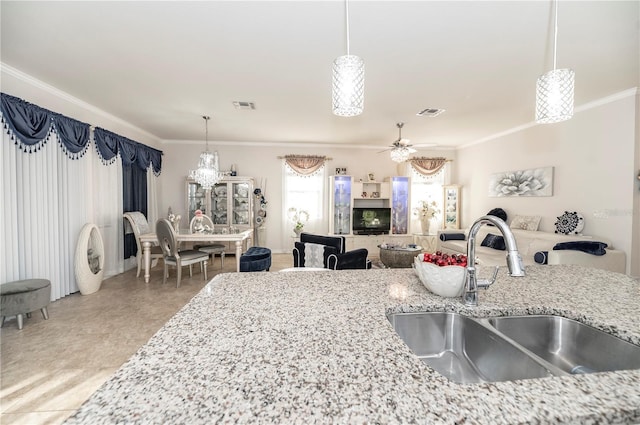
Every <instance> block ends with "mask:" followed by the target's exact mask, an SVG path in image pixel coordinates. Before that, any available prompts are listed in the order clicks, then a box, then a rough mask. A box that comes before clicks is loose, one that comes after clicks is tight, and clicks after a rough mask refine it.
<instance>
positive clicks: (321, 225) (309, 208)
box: [282, 162, 328, 236]
mask: <svg viewBox="0 0 640 425" xmlns="http://www.w3.org/2000/svg"><path fill="white" fill-rule="evenodd" d="M283 176H284V178H283V191H282V192H283V197H282V201H283V204H284V205H283V209H282V211H283V214H282V217H283V229H284V230H285V232H284V233H285V235H287V236H293V235H294V233H293V227H294V226H295V223H292V222H291V220H289V217H288V214H287V212H288V211H289V209H290V208H296V209H297V210H304V211H306V212H307V213H308V214H309V221H307V222H306V223H304V231H305V232H310V233H319V234H325V233H327V226H328V223H327V219H326V212H325V202H324V201H325V198H326V196H325V181H326V167H325V166H322V167H321V168H320V169H319V170H318V171H316V172H315V173H313V174H312V175H309V176H301V175H299V174H298V173H296V172H294V171H293V170H292V169H291V168H290V167H288V166H287V165H286V163H284V162H283Z"/></svg>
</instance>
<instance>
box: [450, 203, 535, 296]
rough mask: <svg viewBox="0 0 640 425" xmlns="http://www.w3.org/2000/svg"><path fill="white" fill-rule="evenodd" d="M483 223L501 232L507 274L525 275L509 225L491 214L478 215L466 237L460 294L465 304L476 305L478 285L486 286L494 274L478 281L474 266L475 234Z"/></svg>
mask: <svg viewBox="0 0 640 425" xmlns="http://www.w3.org/2000/svg"><path fill="white" fill-rule="evenodd" d="M483 224H493V225H494V226H496V227H497V228H498V230H499V231H500V233H502V236H503V238H504V243H505V245H506V248H507V267H508V268H509V274H510V275H511V276H524V275H525V272H524V266H523V265H522V257H520V253H519V252H518V246H517V244H516V238H515V237H514V236H513V232H512V231H511V229H510V228H509V226H507V223H505V222H504V221H503V220H502V219H500V218H498V217H495V216H492V215H485V216H482V217H480V218H479V219H477V220H476V221H475V222H474V223H473V225H472V226H471V229H469V237H468V239H467V261H468V263H467V264H468V265H467V279H466V282H465V287H464V293H463V295H462V299H463V301H464V303H465V305H467V306H477V305H478V286H480V287H484V288H486V287H488V286H489V285H491V284H492V283H493V281H494V280H495V276H496V274H494V278H493V279H492V280H491V281H490V282H488V283H481V284H479V283H478V277H477V275H476V266H475V258H476V235H477V234H478V230H480V227H482V225H483ZM496 272H497V270H496Z"/></svg>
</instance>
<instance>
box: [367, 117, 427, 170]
mask: <svg viewBox="0 0 640 425" xmlns="http://www.w3.org/2000/svg"><path fill="white" fill-rule="evenodd" d="M396 127H398V139H397V140H395V141H394V142H393V143H392V144H391V146H390V147H389V148H387V149H384V150H381V151H380V152H378V153H382V152H386V151H391V159H392V160H394V161H395V162H404V161H406V160H407V159H409V155H411V154H412V153H415V152H417V151H416V150H415V149H414V148H413V145H411V144H409V142H410V140H409V139H403V138H402V127H404V123H403V122H399V123H396ZM420 146H421V147H428V146H435V145H433V144H425V145H420Z"/></svg>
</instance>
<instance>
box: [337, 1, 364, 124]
mask: <svg viewBox="0 0 640 425" xmlns="http://www.w3.org/2000/svg"><path fill="white" fill-rule="evenodd" d="M345 15H346V27H347V28H346V29H347V54H346V55H344V56H340V57H338V58H336V60H334V61H333V91H332V100H333V113H334V114H335V115H338V116H341V117H354V116H356V115H360V114H361V113H362V111H363V109H364V61H363V60H362V58H360V57H358V56H355V55H351V54H350V49H349V47H350V46H349V0H345Z"/></svg>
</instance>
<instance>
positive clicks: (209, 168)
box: [189, 116, 222, 190]
mask: <svg viewBox="0 0 640 425" xmlns="http://www.w3.org/2000/svg"><path fill="white" fill-rule="evenodd" d="M202 118H204V120H205V140H206V148H205V151H204V152H202V153H201V154H200V160H199V161H198V169H197V170H191V171H190V172H189V177H190V178H192V179H194V180H195V181H196V182H197V183H198V184H199V185H200V186H202V188H203V189H204V190H209V189H211V188H212V187H213V186H214V185H215V184H216V183H218V182H219V181H220V180H221V179H222V173H221V172H220V166H219V163H218V152H213V153H212V152H209V119H210V118H211V117H207V116H203V117H202Z"/></svg>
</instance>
